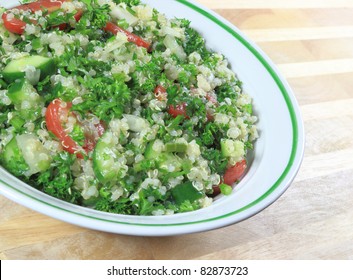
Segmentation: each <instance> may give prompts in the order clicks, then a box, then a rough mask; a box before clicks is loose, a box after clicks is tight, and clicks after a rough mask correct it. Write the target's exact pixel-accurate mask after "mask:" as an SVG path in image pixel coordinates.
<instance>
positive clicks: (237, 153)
mask: <svg viewBox="0 0 353 280" xmlns="http://www.w3.org/2000/svg"><path fill="white" fill-rule="evenodd" d="M221 152H222V156H224V157H232V158H241V157H243V156H244V155H245V147H244V143H243V142H241V141H239V140H231V139H222V140H221Z"/></svg>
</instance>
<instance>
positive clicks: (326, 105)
mask: <svg viewBox="0 0 353 280" xmlns="http://www.w3.org/2000/svg"><path fill="white" fill-rule="evenodd" d="M199 2H201V3H203V4H204V5H206V6H208V7H209V8H211V9H214V10H215V11H216V12H218V13H219V14H221V15H222V16H224V17H225V18H227V19H228V20H230V21H231V22H232V23H234V24H235V25H236V26H238V27H239V28H240V29H241V30H242V31H244V32H245V33H246V34H247V35H248V36H249V37H250V38H251V39H253V40H254V41H255V42H256V43H257V44H258V45H259V46H260V47H261V48H262V49H263V50H264V51H265V52H266V53H267V54H268V55H269V56H270V57H271V59H272V60H273V61H274V63H275V64H276V65H277V66H278V67H279V69H280V70H281V71H282V72H283V74H284V76H286V78H287V79H288V82H289V84H290V85H291V87H292V88H293V90H294V93H295V95H296V97H297V99H298V102H299V104H300V107H301V110H302V114H303V119H304V123H305V129H306V151H305V158H304V161H303V164H302V168H301V170H300V172H299V174H298V176H297V177H296V179H295V181H294V183H293V184H292V185H291V187H290V188H289V189H288V191H287V192H286V193H285V194H284V195H283V196H282V197H281V198H280V199H279V200H278V201H277V202H275V203H274V204H272V205H271V206H270V207H268V208H267V209H266V210H264V211H263V212H261V213H260V214H258V215H256V216H254V217H252V218H250V219H248V220H246V221H244V222H241V223H239V224H236V225H233V226H229V227H226V228H223V229H218V230H214V231H210V232H204V233H198V234H190V235H183V236H176V237H165V238H160V237H158V238H147V237H132V236H122V235H115V234H109V233H103V232H98V231H93V230H88V229H85V228H80V227H77V226H73V225H70V224H67V223H63V222H60V221H57V220H55V219H52V218H49V217H47V216H44V215H41V214H38V213H36V212H34V211H31V210H29V209H26V208H24V207H22V206H20V205H18V204H16V203H14V202H11V201H10V200H8V199H6V198H4V197H0V259H195V258H196V259H352V258H353V207H352V204H353V1H352V0H296V1H293V0H268V1H263V0H234V1H232V0H217V1H214V0H199Z"/></svg>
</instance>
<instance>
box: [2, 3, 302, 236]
mask: <svg viewBox="0 0 353 280" xmlns="http://www.w3.org/2000/svg"><path fill="white" fill-rule="evenodd" d="M175 1H176V2H179V3H180V4H182V5H184V6H186V7H188V8H190V9H192V10H194V11H195V12H197V13H199V14H201V15H202V16H204V17H206V18H207V19H208V20H210V21H212V22H213V23H214V24H216V25H218V26H219V27H220V28H222V29H223V30H225V31H226V32H227V33H229V34H230V35H231V36H232V37H234V38H235V39H236V40H237V41H239V42H240V43H241V44H242V45H243V46H244V47H245V48H246V49H247V50H249V51H250V52H251V53H252V54H253V55H254V56H255V57H256V59H257V60H258V61H259V62H260V63H261V64H262V66H263V67H264V68H265V69H266V71H267V72H268V73H269V74H270V76H271V78H272V79H273V81H274V82H275V84H276V86H277V87H278V89H279V91H280V92H281V94H282V97H283V99H284V101H285V104H286V106H287V108H286V109H287V110H288V112H289V116H290V121H291V125H292V127H291V129H292V147H291V153H290V157H289V159H288V162H287V165H286V167H285V169H284V170H283V172H282V174H281V175H280V176H279V177H278V179H277V181H276V182H275V183H274V184H273V185H272V186H271V187H269V188H267V191H265V192H264V193H263V194H262V195H261V196H260V197H258V198H257V199H255V200H254V201H252V202H251V203H248V204H247V205H245V206H243V207H241V208H239V209H236V210H234V211H231V212H229V213H226V214H223V215H218V216H216V217H209V218H201V219H200V220H195V221H189V222H176V223H138V222H127V221H121V220H117V219H113V217H119V216H127V215H121V214H111V213H106V214H108V215H107V216H108V217H110V216H111V217H112V219H110V218H101V217H97V216H94V215H89V214H87V213H89V212H90V211H89V210H88V212H87V211H80V212H79V211H77V212H76V211H74V210H70V209H77V208H78V210H80V209H81V208H84V207H81V206H77V205H74V207H71V208H70V209H65V208H63V207H60V206H58V205H54V204H53V203H50V200H49V202H48V201H44V200H42V199H40V198H38V197H35V196H34V195H31V194H28V193H26V192H24V191H23V190H20V189H18V188H16V187H15V186H12V185H11V184H10V183H8V182H6V181H4V180H3V178H0V184H1V185H3V186H5V187H7V190H5V191H4V190H2V189H1V188H0V193H1V194H3V195H4V196H6V197H8V198H10V199H11V200H14V201H16V202H19V203H20V204H22V205H25V206H27V207H29V208H32V209H34V210H36V211H38V212H42V213H43V214H48V212H50V211H48V209H49V210H52V213H51V215H50V216H52V217H54V218H57V219H59V220H63V221H65V222H68V223H72V224H76V225H80V226H84V227H86V228H92V229H98V230H102V231H108V232H114V233H123V234H130V235H153V236H157V235H172V234H173V235H174V234H175V232H173V233H171V232H169V230H168V229H166V230H162V229H161V227H174V228H175V227H180V229H179V230H178V231H177V232H176V234H179V233H191V232H199V231H204V230H209V229H215V228H219V227H222V226H227V225H229V224H232V223H236V222H239V221H242V220H244V219H247V218H249V217H251V216H253V215H254V214H256V213H258V212H260V211H262V210H263V209H264V208H266V207H268V206H269V205H271V204H272V203H273V202H274V201H276V200H277V199H278V198H279V197H280V196H281V195H282V194H283V193H284V192H285V191H286V189H287V188H288V187H289V185H290V183H291V182H292V181H293V180H294V177H295V176H296V174H297V172H298V171H299V168H300V165H301V162H302V159H303V155H304V142H305V141H304V126H303V121H302V119H301V114H300V110H299V106H298V104H297V101H296V99H295V97H294V94H293V92H292V90H291V88H290V87H289V85H288V83H287V82H286V80H285V79H284V78H283V77H282V76H281V74H280V73H279V71H278V70H277V68H276V66H275V65H274V64H273V63H272V61H271V60H270V59H269V58H268V57H267V55H266V54H265V53H263V52H262V51H261V49H259V48H258V47H257V45H256V44H254V43H252V42H251V40H249V39H248V38H247V37H246V36H245V35H244V34H242V32H241V31H240V30H239V29H238V28H237V27H235V26H234V25H233V24H232V23H230V22H229V21H227V20H226V19H224V18H223V17H221V16H219V15H218V14H216V13H215V12H213V11H211V10H209V9H208V8H206V7H204V6H202V5H201V4H199V3H195V2H194V1H189V0H175ZM280 186H282V188H279V187H280ZM33 189H34V188H33ZM275 191H277V193H276V195H274V196H272V197H270V195H271V194H272V193H274V192H275ZM38 192H40V191H38ZM40 193H41V194H44V193H42V192H40ZM18 194H20V195H21V196H24V197H26V198H27V199H31V200H32V203H33V201H34V202H35V204H38V203H39V204H41V205H40V207H39V208H38V209H36V208H35V207H33V205H31V204H32V203H30V202H28V203H23V202H22V201H21V199H20V198H18V196H17V195H18ZM44 195H45V196H49V195H46V194H44ZM49 197H50V196H49ZM50 198H51V199H54V200H56V199H55V198H52V197H50ZM265 199H267V200H266V201H265ZM60 202H61V203H64V205H66V204H69V205H71V206H73V204H70V203H67V202H63V201H60ZM264 202H265V203H264ZM255 206H256V207H255ZM250 208H253V209H252V211H249V212H248V213H246V214H245V215H242V216H240V217H239V218H238V219H234V218H233V219H229V218H232V217H234V216H235V215H237V214H243V213H244V211H245V210H247V209H250ZM81 210H82V209H81ZM91 210H92V209H91ZM92 211H93V212H95V213H97V212H99V213H105V212H100V211H97V210H92ZM93 212H92V213H93ZM60 213H61V214H60ZM62 214H64V215H62ZM72 215H74V216H76V218H77V217H78V218H83V220H79V219H78V220H77V219H73V218H72V217H70V216H72ZM175 215H181V214H175ZM129 217H134V216H129ZM139 217H140V216H139ZM149 218H150V217H149ZM87 219H89V220H93V222H94V223H93V224H90V225H87V224H86V223H85V221H84V220H87ZM210 222H217V223H216V224H214V223H210ZM102 223H103V224H102ZM106 223H113V224H117V225H125V226H138V227H145V228H148V227H150V228H152V229H153V228H155V229H156V228H158V230H159V232H153V230H147V232H142V233H139V232H133V231H132V230H131V229H130V230H129V229H125V228H124V229H123V228H121V229H117V228H108V229H107V228H104V224H106ZM195 224H203V226H201V227H197V228H192V226H193V225H195Z"/></svg>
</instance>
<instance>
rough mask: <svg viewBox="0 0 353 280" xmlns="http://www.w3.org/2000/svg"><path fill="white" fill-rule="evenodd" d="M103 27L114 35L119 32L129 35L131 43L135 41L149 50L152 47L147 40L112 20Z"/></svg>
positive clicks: (137, 44) (128, 38)
mask: <svg viewBox="0 0 353 280" xmlns="http://www.w3.org/2000/svg"><path fill="white" fill-rule="evenodd" d="M103 29H104V30H105V31H108V32H111V33H113V34H114V35H116V34H118V33H124V34H125V35H126V37H127V40H128V41H129V42H131V43H134V44H135V45H136V46H139V47H144V48H146V49H147V50H149V49H150V47H151V44H150V43H148V42H146V41H145V40H143V39H142V38H141V37H139V36H137V35H135V34H133V33H131V32H129V31H127V30H125V29H123V28H121V27H120V26H117V25H116V24H114V23H112V22H108V23H107V24H106V26H105V27H104V28H103Z"/></svg>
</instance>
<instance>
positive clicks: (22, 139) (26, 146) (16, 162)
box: [2, 134, 51, 177]
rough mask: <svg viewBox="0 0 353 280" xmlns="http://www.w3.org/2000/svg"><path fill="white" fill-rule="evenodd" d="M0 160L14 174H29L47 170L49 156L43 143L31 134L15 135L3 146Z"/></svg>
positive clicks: (49, 161) (49, 160)
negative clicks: (0, 159)
mask: <svg viewBox="0 0 353 280" xmlns="http://www.w3.org/2000/svg"><path fill="white" fill-rule="evenodd" d="M2 162H3V165H4V167H5V168H6V169H8V170H9V171H10V172H11V173H13V174H14V175H16V176H20V175H25V176H28V177H29V176H31V175H33V174H35V173H38V172H42V171H45V170H47V169H48V168H49V167H50V163H51V157H50V155H49V153H48V151H47V150H46V149H45V148H44V146H43V144H42V143H41V142H40V141H39V139H38V138H37V137H36V136H35V135H33V134H22V135H17V136H15V137H13V138H12V139H11V141H10V142H9V143H8V144H7V145H6V146H5V148H4V151H3V156H2Z"/></svg>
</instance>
